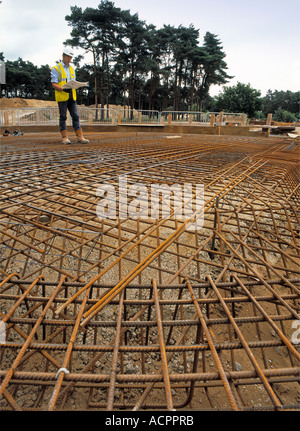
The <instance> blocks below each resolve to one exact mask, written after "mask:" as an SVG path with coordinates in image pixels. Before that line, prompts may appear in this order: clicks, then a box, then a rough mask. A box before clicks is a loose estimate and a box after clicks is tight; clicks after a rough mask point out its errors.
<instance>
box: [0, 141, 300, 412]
mask: <svg viewBox="0 0 300 431" xmlns="http://www.w3.org/2000/svg"><path fill="white" fill-rule="evenodd" d="M171 138H172V139H171ZM23 142H24V141H23ZM26 145H28V143H27V144H26ZM288 148H289V142H288V141H287V140H284V139H282V138H274V139H270V138H268V139H259V138H255V139H254V138H241V137H235V138H233V137H214V136H184V137H179V138H178V137H169V136H156V137H154V136H151V135H143V136H140V137H130V136H127V137H119V136H118V135H116V136H112V137H110V138H107V139H104V140H103V141H102V142H101V143H98V142H94V143H92V144H91V145H89V146H88V147H83V148H79V147H71V148H67V147H63V148H61V147H57V146H55V145H54V144H48V146H46V145H45V143H42V145H40V144H38V143H37V144H36V146H35V148H34V149H33V150H31V151H28V150H26V152H25V151H22V147H21V148H20V150H19V151H17V152H15V151H10V150H9V148H8V149H7V152H2V168H3V169H2V171H1V176H0V189H1V196H2V200H1V220H0V225H1V245H0V265H1V266H0V272H1V274H2V280H3V281H2V283H1V284H0V312H1V314H0V318H1V319H2V321H3V322H5V324H6V340H5V342H4V343H3V344H1V345H0V348H1V371H0V378H1V386H0V394H1V396H2V399H1V401H0V407H1V408H2V409H13V410H70V409H78V410H93V409H98V410H113V409H125V410H126V409H128V410H132V409H134V410H140V409H168V410H172V409H174V408H175V409H221V410H226V409H232V410H260V409H273V410H280V409H297V408H298V407H299V394H298V392H297V391H298V384H299V350H298V345H297V344H295V343H294V342H293V334H294V333H295V328H297V327H296V326H295V324H294V323H295V322H296V323H297V322H298V321H299V320H300V318H299V313H298V311H299V282H300V279H299V278H298V276H299V257H300V256H299V243H298V238H299V232H300V230H299V216H298V212H299V193H300V190H299V165H298V161H299V157H298V156H299V146H297V145H295V146H294V147H293V149H292V150H288ZM124 175H126V178H127V181H128V187H129V186H130V185H132V184H135V183H142V184H144V185H145V186H146V187H148V188H149V187H150V186H151V185H152V184H162V183H164V184H168V185H172V184H175V183H178V182H180V183H181V184H186V183H188V184H203V185H204V192H205V195H204V197H205V204H204V209H203V211H204V226H203V228H202V229H201V230H198V231H190V230H188V229H187V227H188V223H189V221H187V222H183V221H181V220H177V219H176V218H175V217H167V218H165V219H164V218H159V219H157V220H153V219H137V220H133V219H122V218H117V219H116V220H109V219H101V220H100V219H99V218H98V217H97V214H96V206H97V202H98V201H99V199H98V197H97V187H98V186H99V185H101V184H110V185H112V186H114V187H115V188H117V187H118V184H119V181H120V177H123V176H124ZM117 197H118V194H117Z"/></svg>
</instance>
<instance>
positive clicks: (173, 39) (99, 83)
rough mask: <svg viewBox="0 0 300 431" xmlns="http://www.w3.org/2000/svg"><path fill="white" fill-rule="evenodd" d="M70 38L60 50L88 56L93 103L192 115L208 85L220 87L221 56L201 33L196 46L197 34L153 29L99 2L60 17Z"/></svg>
mask: <svg viewBox="0 0 300 431" xmlns="http://www.w3.org/2000/svg"><path fill="white" fill-rule="evenodd" d="M66 20H67V22H68V24H69V25H70V27H72V30H71V37H70V38H69V39H68V40H66V41H65V44H66V45H71V46H73V47H80V48H82V49H83V50H84V54H83V56H84V55H85V54H86V53H87V52H91V53H92V54H93V68H90V69H88V68H87V66H86V65H84V66H82V68H83V69H84V70H85V72H86V71H88V70H89V72H90V79H89V80H90V82H91V85H90V90H89V94H88V95H87V98H88V99H90V98H91V96H92V95H93V96H94V97H95V103H96V104H97V103H98V98H100V103H101V106H104V104H105V103H110V104H116V103H120V102H121V103H126V104H130V106H131V107H132V108H140V109H158V110H165V109H167V108H169V107H170V106H171V107H172V108H173V109H174V110H187V109H189V108H190V107H191V106H193V105H195V104H196V105H197V106H198V109H200V108H203V105H204V104H205V103H206V101H207V99H208V93H209V88H210V86H211V85H212V84H217V85H218V84H225V83H226V82H228V79H230V78H231V77H230V76H228V75H227V74H226V69H227V65H226V63H225V61H224V58H225V56H226V55H225V53H224V52H223V48H222V46H221V42H220V41H219V40H218V39H217V36H216V35H213V34H211V33H207V34H206V35H205V37H204V44H203V46H200V45H199V30H197V29H195V28H194V26H193V25H190V26H189V27H184V26H179V27H178V28H176V27H173V26H170V25H168V26H163V28H161V29H157V28H156V27H155V26H153V25H151V24H150V25H147V24H146V22H145V21H142V20H140V18H139V16H138V14H134V15H132V14H131V13H130V11H129V10H121V9H120V8H117V7H115V5H114V3H113V2H110V1H108V0H102V1H101V3H100V4H99V5H98V8H96V9H93V8H87V9H85V10H82V8H80V7H77V6H74V7H71V14H70V15H68V16H66Z"/></svg>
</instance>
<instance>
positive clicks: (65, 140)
mask: <svg viewBox="0 0 300 431" xmlns="http://www.w3.org/2000/svg"><path fill="white" fill-rule="evenodd" d="M60 133H61V136H62V141H61V143H62V144H65V145H69V144H71V141H70V139H69V138H68V132H67V131H66V130H61V132H60Z"/></svg>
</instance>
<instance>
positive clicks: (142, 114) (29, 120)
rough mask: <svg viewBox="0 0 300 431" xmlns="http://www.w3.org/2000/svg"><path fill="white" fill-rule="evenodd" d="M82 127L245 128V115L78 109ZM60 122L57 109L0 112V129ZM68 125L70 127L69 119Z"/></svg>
mask: <svg viewBox="0 0 300 431" xmlns="http://www.w3.org/2000/svg"><path fill="white" fill-rule="evenodd" d="M78 112H79V117H80V122H81V124H82V125H83V126H84V125H89V126H93V125H101V124H110V125H122V124H142V125H143V124H145V125H146V124H149V125H166V124H168V125H171V124H186V125H188V124H194V125H200V126H226V125H231V126H246V125H247V123H248V118H247V115H246V114H240V113H226V112H192V111H162V112H160V111H155V110H135V109H129V108H122V109H112V108H88V107H78ZM58 121H59V110H58V107H53V108H52V107H49V108H4V109H1V110H0V126H1V127H6V128H9V127H19V128H20V127H24V126H55V125H57V124H58ZM67 124H68V125H72V119H71V117H70V116H68V118H67Z"/></svg>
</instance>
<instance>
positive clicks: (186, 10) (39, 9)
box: [0, 0, 300, 96]
mask: <svg viewBox="0 0 300 431" xmlns="http://www.w3.org/2000/svg"><path fill="white" fill-rule="evenodd" d="M99 3H100V0H50V1H45V0H2V2H1V4H0V52H3V53H4V57H5V59H6V60H12V61H13V60H17V59H18V58H19V57H21V58H22V59H23V60H25V61H31V62H32V63H33V64H35V65H37V66H40V65H44V64H48V65H49V66H53V65H54V64H55V61H56V60H59V59H60V58H61V52H62V49H63V42H64V41H65V40H66V39H67V38H69V37H70V30H71V28H70V27H68V25H67V22H66V21H65V16H66V15H68V14H69V13H70V6H75V5H76V6H79V7H82V9H83V10H84V9H85V8H86V7H94V8H96V7H97V6H98V4H99ZM114 3H115V6H117V7H120V8H121V9H130V11H131V13H132V14H133V13H138V14H139V18H140V19H141V20H143V21H146V23H147V24H154V25H155V26H156V27H157V28H161V27H162V26H163V25H164V24H166V25H168V24H170V25H173V26H179V25H180V24H182V25H184V26H189V25H190V24H193V25H194V26H195V28H197V29H199V30H200V43H202V42H203V36H204V35H205V33H206V32H207V31H209V32H211V33H214V34H216V35H218V37H219V39H220V40H221V42H222V44H223V50H224V52H225V53H226V59H225V61H226V62H227V65H228V71H227V73H228V74H229V75H234V78H233V79H232V80H231V81H230V82H229V84H228V85H235V84H236V83H237V82H238V81H239V82H242V83H244V84H248V83H249V84H250V85H251V86H252V87H253V88H255V89H257V90H260V91H261V93H262V96H264V95H265V94H266V92H267V91H268V90H269V89H270V90H272V91H274V90H279V91H280V90H284V91H286V90H291V91H293V92H296V91H299V90H300V49H299V47H300V0H249V1H247V0H227V1H224V0H213V1H208V0H115V1H114ZM79 53H80V50H75V55H77V54H79ZM221 90H222V88H221V87H218V88H214V89H213V91H212V92H211V94H212V95H215V94H218V93H219V91H221Z"/></svg>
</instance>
